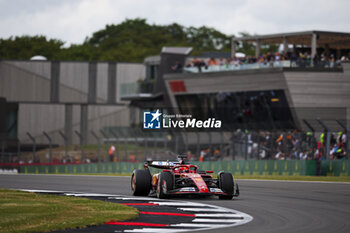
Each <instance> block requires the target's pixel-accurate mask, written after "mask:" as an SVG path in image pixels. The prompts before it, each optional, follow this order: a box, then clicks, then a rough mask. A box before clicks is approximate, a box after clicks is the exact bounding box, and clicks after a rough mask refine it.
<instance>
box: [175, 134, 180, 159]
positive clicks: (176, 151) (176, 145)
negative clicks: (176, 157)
mask: <svg viewBox="0 0 350 233" xmlns="http://www.w3.org/2000/svg"><path fill="white" fill-rule="evenodd" d="M178 150H179V136H178V135H177V134H176V133H175V153H176V154H179V151H178Z"/></svg>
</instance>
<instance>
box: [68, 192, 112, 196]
mask: <svg viewBox="0 0 350 233" xmlns="http://www.w3.org/2000/svg"><path fill="white" fill-rule="evenodd" d="M65 195H66V196H74V197H113V195H110V194H98V193H68V192H67V193H65ZM115 196H116V197H119V195H115Z"/></svg>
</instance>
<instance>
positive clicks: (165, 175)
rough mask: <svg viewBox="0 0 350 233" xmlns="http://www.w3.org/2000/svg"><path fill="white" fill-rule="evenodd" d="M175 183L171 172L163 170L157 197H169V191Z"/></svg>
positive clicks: (160, 175)
mask: <svg viewBox="0 0 350 233" xmlns="http://www.w3.org/2000/svg"><path fill="white" fill-rule="evenodd" d="M173 184H174V182H173V176H172V174H171V173H170V172H161V173H160V174H159V180H158V185H157V197H158V198H160V199H164V198H167V197H168V196H169V195H168V194H167V191H168V190H171V189H172V187H173Z"/></svg>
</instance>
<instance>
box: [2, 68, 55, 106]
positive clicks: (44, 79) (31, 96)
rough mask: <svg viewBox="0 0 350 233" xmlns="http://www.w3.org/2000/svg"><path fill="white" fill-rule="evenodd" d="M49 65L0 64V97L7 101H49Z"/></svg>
mask: <svg viewBox="0 0 350 233" xmlns="http://www.w3.org/2000/svg"><path fill="white" fill-rule="evenodd" d="M48 70H50V63H48V62H46V63H43V62H38V63H30V62H23V67H21V66H20V64H19V62H6V61H2V62H0V96H1V97H5V98H6V99H7V101H33V102H34V101H40V102H42V101H45V102H48V101H49V99H50V72H48Z"/></svg>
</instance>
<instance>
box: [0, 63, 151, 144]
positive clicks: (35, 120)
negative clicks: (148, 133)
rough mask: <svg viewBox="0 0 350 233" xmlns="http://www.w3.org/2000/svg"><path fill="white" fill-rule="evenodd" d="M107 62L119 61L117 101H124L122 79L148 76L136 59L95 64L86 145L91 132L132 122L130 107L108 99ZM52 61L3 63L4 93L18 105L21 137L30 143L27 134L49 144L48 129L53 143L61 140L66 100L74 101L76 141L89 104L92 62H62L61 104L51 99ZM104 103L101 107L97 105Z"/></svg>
mask: <svg viewBox="0 0 350 233" xmlns="http://www.w3.org/2000/svg"><path fill="white" fill-rule="evenodd" d="M109 65H115V70H116V72H115V80H116V81H115V85H116V86H115V100H114V102H115V103H120V97H119V91H120V84H121V83H128V82H131V83H132V82H136V80H138V79H140V78H144V77H145V66H144V65H143V64H137V63H107V62H97V64H96V69H97V70H96V104H93V105H89V106H88V139H87V143H96V141H95V139H94V138H93V137H92V135H91V133H90V130H94V131H95V132H98V131H99V130H100V129H101V128H103V127H105V126H128V125H129V124H130V111H129V107H128V106H127V104H128V102H123V104H124V105H114V104H113V103H112V104H109V105H107V103H108V85H109V83H108V80H109V78H111V77H108V76H109ZM51 72H52V71H51V62H50V61H0V97H5V98H6V99H7V101H11V102H17V103H19V110H18V137H19V139H20V140H21V142H22V143H26V142H28V143H29V142H30V141H29V138H28V136H27V134H26V133H27V132H30V133H31V134H32V135H33V136H35V137H36V139H37V143H47V139H46V138H45V137H44V136H43V134H42V132H43V131H46V132H47V133H48V134H49V135H50V136H51V137H52V138H53V141H54V143H57V144H62V143H63V139H62V137H61V136H60V135H59V133H58V132H59V131H62V132H64V125H65V122H64V120H65V105H64V104H65V103H74V104H73V116H72V117H73V120H72V125H73V135H72V136H73V143H79V140H78V138H77V136H76V134H74V131H75V130H77V131H80V120H81V116H80V110H81V106H80V103H81V104H88V95H89V93H88V91H89V62H69V61H62V62H60V68H59V84H60V86H59V88H58V90H59V99H58V100H59V102H58V103H51V102H50V80H51ZM99 104H102V105H99Z"/></svg>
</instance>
